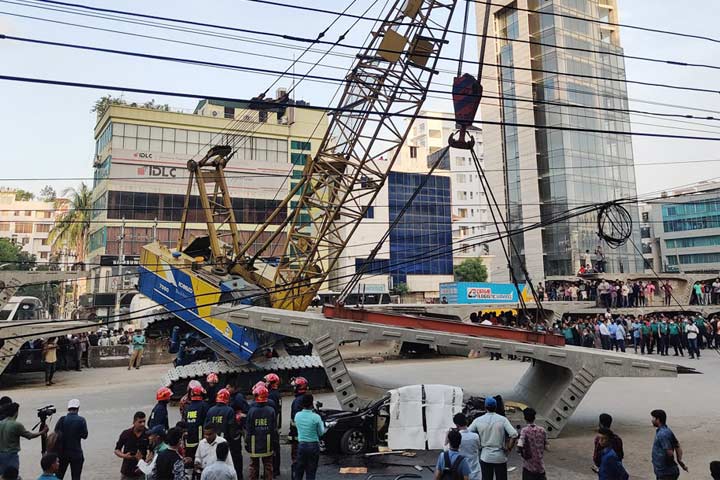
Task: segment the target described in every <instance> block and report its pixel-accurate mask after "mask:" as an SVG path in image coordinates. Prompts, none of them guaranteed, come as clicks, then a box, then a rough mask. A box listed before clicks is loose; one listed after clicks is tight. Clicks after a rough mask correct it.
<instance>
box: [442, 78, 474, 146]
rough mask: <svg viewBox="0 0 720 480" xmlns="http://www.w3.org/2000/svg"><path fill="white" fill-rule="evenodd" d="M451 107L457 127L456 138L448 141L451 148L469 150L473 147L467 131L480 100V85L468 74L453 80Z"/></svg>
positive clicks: (451, 137)
mask: <svg viewBox="0 0 720 480" xmlns="http://www.w3.org/2000/svg"><path fill="white" fill-rule="evenodd" d="M452 96H453V107H454V108H455V123H456V124H457V126H458V129H459V130H458V132H456V134H457V137H455V136H454V135H451V136H450V139H449V140H448V142H449V144H450V146H451V147H454V148H462V149H470V148H472V146H473V145H474V143H475V142H474V140H473V138H472V137H471V136H470V135H469V134H468V133H467V129H468V128H469V127H470V126H471V125H472V123H473V121H474V120H475V115H476V114H477V111H478V108H479V107H480V99H481V98H482V85H480V82H478V81H477V79H476V78H475V77H473V76H472V75H470V74H469V73H464V74H462V75H460V76H459V77H455V80H453V90H452Z"/></svg>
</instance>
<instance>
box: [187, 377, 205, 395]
mask: <svg viewBox="0 0 720 480" xmlns="http://www.w3.org/2000/svg"><path fill="white" fill-rule="evenodd" d="M195 387H202V383H200V382H199V381H197V380H190V383H188V392H189V391H191V390H192V389H193V388H195Z"/></svg>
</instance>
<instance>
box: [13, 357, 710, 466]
mask: <svg viewBox="0 0 720 480" xmlns="http://www.w3.org/2000/svg"><path fill="white" fill-rule="evenodd" d="M670 358H671V359H673V357H670ZM682 362H683V363H684V364H686V365H691V366H695V367H696V368H698V369H699V370H701V371H703V372H704V373H705V374H704V375H683V376H681V377H679V378H678V379H603V380H600V381H598V382H597V383H596V384H595V385H594V386H593V388H592V389H591V390H590V393H589V395H588V396H587V397H586V399H585V400H584V402H583V403H582V405H581V407H580V408H579V409H578V411H577V413H576V414H575V415H574V416H573V418H572V419H571V421H570V423H569V424H568V427H567V428H566V430H565V431H564V432H563V436H562V437H561V438H560V439H557V440H554V441H553V442H552V443H551V446H550V451H549V452H548V454H547V470H548V474H549V475H548V478H552V479H568V480H571V479H572V480H585V479H588V480H590V479H594V478H596V476H595V475H593V474H592V472H591V471H590V468H589V465H590V456H591V454H592V438H593V436H594V428H595V424H596V421H597V415H598V414H599V413H601V412H609V413H611V414H613V416H614V417H615V419H616V420H615V425H614V429H615V430H616V431H617V432H618V433H619V434H620V435H621V436H622V437H623V440H624V441H625V444H626V455H627V461H626V464H627V467H628V469H629V470H630V472H631V473H632V474H633V478H634V479H635V478H637V479H650V478H654V477H652V475H651V467H650V463H649V452H650V447H651V444H652V437H653V435H654V431H653V429H652V427H651V425H650V418H649V411H650V410H651V409H653V408H664V409H666V410H667V411H668V414H669V417H670V420H669V424H670V426H671V427H673V429H674V430H675V432H676V434H677V436H678V438H679V439H680V441H681V442H682V443H683V446H684V449H685V452H686V460H687V463H688V465H689V466H690V468H691V474H689V475H688V474H686V475H685V476H684V477H682V478H690V479H701V478H709V474H707V473H706V472H708V464H709V462H710V461H711V460H718V459H720V454H718V453H717V449H716V448H714V447H712V445H716V444H717V439H716V437H717V432H719V431H720V416H718V415H717V406H718V405H720V382H718V381H717V372H718V370H719V369H720V356H719V355H718V354H717V353H715V352H714V351H713V352H707V353H706V355H705V356H704V358H703V359H702V360H700V361H691V360H682ZM526 367H527V364H522V363H519V362H510V361H502V362H489V361H488V360H486V359H477V360H466V359H426V360H419V361H414V362H410V361H394V362H386V363H383V364H376V365H367V364H352V365H351V366H350V369H351V371H352V373H353V377H354V378H355V379H356V380H357V381H361V382H363V383H364V384H366V386H365V388H363V389H362V390H364V391H371V390H373V389H374V390H375V391H380V390H382V389H385V388H390V387H393V386H395V385H400V384H411V383H420V382H424V383H455V384H458V385H461V386H463V387H464V388H465V389H466V391H467V392H468V393H473V394H475V393H482V394H487V393H495V392H501V391H505V390H508V389H509V388H510V387H511V386H512V384H513V382H514V381H515V380H516V379H517V378H519V377H520V375H522V373H523V371H524V369H525V368H526ZM166 368H167V367H165V366H148V367H143V369H141V370H140V371H135V370H133V371H127V370H126V369H124V368H112V369H90V370H84V371H83V372H82V373H76V372H72V373H65V372H60V373H59V374H58V376H57V379H58V384H57V385H55V386H53V387H51V388H46V387H45V386H44V385H43V384H42V378H41V377H40V376H39V375H37V376H30V377H23V378H21V379H20V381H18V380H17V379H15V383H14V384H13V385H4V386H3V387H2V394H3V395H10V396H12V397H13V399H14V400H16V401H19V402H20V404H21V411H20V420H21V421H22V422H24V423H25V425H26V426H28V427H29V426H32V425H34V424H35V422H36V421H37V420H36V417H35V409H36V408H39V407H41V406H43V405H46V404H49V403H52V404H55V405H56V406H58V407H64V406H65V405H66V403H67V400H68V399H70V398H74V397H77V398H80V400H81V402H82V407H81V414H82V415H84V416H85V417H86V418H87V419H88V423H89V425H90V438H89V439H88V441H87V442H85V447H84V448H85V452H86V467H85V475H83V478H86V479H105V478H118V477H119V468H120V460H119V459H118V458H116V457H115V456H114V455H113V453H112V450H113V447H114V445H115V441H116V440H117V436H118V435H119V433H120V431H121V430H123V429H124V428H127V427H128V426H129V425H130V423H131V419H132V415H133V413H134V412H135V411H136V410H143V411H145V412H149V411H150V409H151V408H152V405H153V404H154V392H155V389H156V388H157V386H158V381H159V378H160V377H161V375H162V373H164V371H165V369H166ZM318 399H320V400H322V401H323V402H324V403H325V405H326V406H327V407H330V408H332V407H333V406H334V405H337V403H336V401H335V400H334V397H333V396H332V395H331V394H320V395H318ZM289 403H290V402H285V405H284V407H285V408H286V409H288V408H289ZM62 410H64V408H59V411H62ZM284 418H285V419H287V418H288V415H287V414H286V415H284ZM178 419H179V415H178V413H177V410H176V409H172V411H171V422H172V421H176V420H178ZM286 429H287V428H285V429H284V430H286ZM283 455H284V457H283V458H284V460H283V466H284V467H285V468H283V471H282V473H283V478H289V472H288V471H287V466H288V461H287V460H288V459H289V452H288V451H287V449H286V450H285V451H284V452H283ZM432 457H433V455H423V456H419V457H417V458H415V459H412V460H411V462H410V463H416V464H422V463H426V464H431V463H433V460H434V458H432ZM39 458H40V442H39V440H31V441H26V440H23V450H22V452H21V473H22V475H23V477H24V478H26V479H31V478H36V477H37V475H38V474H39V473H40V468H39ZM390 461H391V462H395V461H397V459H392V460H390ZM353 462H362V461H359V460H353V459H332V458H323V459H322V460H321V463H322V464H323V466H322V467H321V472H320V474H319V478H323V479H334V478H344V479H354V478H364V476H363V475H342V476H340V475H338V473H337V472H338V468H339V467H340V466H348V465H352V464H353ZM510 463H511V465H518V458H517V455H515V454H513V455H512V457H511V461H510ZM371 467H374V470H373V471H382V472H387V473H410V472H415V470H414V469H412V467H411V466H405V467H402V466H392V467H389V468H387V469H384V467H382V466H378V465H371ZM423 478H431V475H430V474H429V473H425V474H424V476H423ZM510 478H511V479H519V478H520V471H519V469H518V470H516V471H514V472H512V473H511V474H510Z"/></svg>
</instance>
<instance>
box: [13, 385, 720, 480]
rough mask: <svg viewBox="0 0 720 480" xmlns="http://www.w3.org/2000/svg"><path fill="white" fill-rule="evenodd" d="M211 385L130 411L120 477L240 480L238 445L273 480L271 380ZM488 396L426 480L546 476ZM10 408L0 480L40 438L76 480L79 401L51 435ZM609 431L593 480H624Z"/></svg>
mask: <svg viewBox="0 0 720 480" xmlns="http://www.w3.org/2000/svg"><path fill="white" fill-rule="evenodd" d="M292 386H293V388H294V395H295V397H294V399H293V402H292V406H291V409H290V412H291V421H290V432H289V435H288V439H289V441H290V442H291V461H292V467H291V472H292V478H293V480H303V479H304V478H307V479H308V480H315V477H316V473H317V468H318V461H319V458H320V444H319V441H320V438H321V437H322V435H323V433H324V429H325V426H324V423H323V421H322V419H321V417H320V415H318V413H317V412H315V411H314V399H313V396H312V394H310V393H309V391H308V383H307V380H306V379H304V378H302V377H298V378H295V379H293V380H292ZM220 387H221V386H220V385H219V382H218V377H217V375H216V374H214V373H211V374H209V375H208V376H207V378H206V381H205V384H204V385H203V384H202V383H200V382H197V381H193V382H191V385H189V386H188V390H187V394H186V395H185V396H184V397H183V398H182V399H181V402H180V411H181V415H182V419H181V420H180V421H178V422H177V423H175V424H174V426H172V427H170V421H169V416H168V409H167V407H168V402H169V401H170V398H171V396H172V392H171V391H170V390H169V389H168V388H165V387H163V388H160V389H159V390H158V391H157V394H156V399H157V403H156V405H155V406H154V407H153V409H152V412H151V413H150V415H149V416H147V415H146V414H145V412H142V411H138V412H136V413H135V414H134V416H133V421H132V425H131V426H130V427H129V428H128V429H127V430H124V431H122V432H121V434H120V436H119V438H118V440H117V443H116V445H115V449H114V453H115V455H116V456H117V457H119V458H120V459H122V463H121V466H120V478H121V480H141V479H145V480H237V479H242V478H243V455H244V453H243V451H242V450H243V449H242V446H243V444H244V447H245V454H247V455H248V456H249V460H250V462H249V463H250V465H249V467H248V478H250V479H251V480H257V479H258V478H260V476H261V475H260V473H261V470H262V478H264V479H266V480H269V479H272V478H277V477H279V476H280V474H279V464H280V449H279V434H280V432H279V425H281V419H280V418H279V417H280V409H281V398H280V394H279V389H278V387H279V377H278V376H277V375H275V374H268V375H266V376H265V378H264V379H263V380H262V381H261V382H258V383H257V384H256V385H255V386H254V387H253V388H252V396H253V401H252V402H250V403H248V401H247V400H246V398H245V395H243V393H242V392H239V391H238V390H237V389H236V388H235V387H234V386H233V385H226V386H225V387H224V388H220ZM213 398H214V400H213ZM498 399H499V397H486V398H485V401H484V406H485V413H484V414H483V415H481V416H479V417H477V418H475V419H473V420H472V421H469V419H468V418H467V416H466V415H465V414H464V413H458V414H456V415H455V416H454V417H453V419H452V422H453V424H454V427H453V428H451V429H450V430H449V431H448V433H447V437H446V442H445V449H444V451H443V452H441V453H440V454H439V456H438V459H437V462H436V467H435V479H436V480H447V479H452V480H456V479H463V480H506V479H507V478H508V457H509V455H510V454H511V452H512V451H513V450H514V449H515V448H516V447H517V452H518V454H519V455H520V457H521V458H522V478H523V480H545V479H546V478H547V474H546V472H545V464H544V455H545V451H546V450H547V449H548V436H547V432H546V430H545V429H544V428H543V427H542V426H540V425H538V424H537V423H536V417H537V413H536V411H535V410H534V409H533V408H531V407H527V408H525V409H524V410H523V417H524V420H525V425H524V426H523V427H522V428H520V427H518V428H516V427H514V426H513V425H512V423H511V422H510V421H509V420H508V418H507V417H506V416H505V412H504V409H503V407H502V405H501V404H499V400H498ZM19 409H20V406H19V405H18V404H17V403H15V402H13V401H12V399H10V398H9V397H2V398H0V479H1V480H18V479H19V476H18V472H19V469H20V457H19V451H20V439H21V438H25V439H34V438H37V437H40V436H46V439H47V442H46V443H47V451H46V452H45V453H44V455H43V456H42V458H41V460H40V466H41V468H42V471H43V473H42V475H40V476H39V477H38V480H53V479H62V478H64V476H65V475H66V473H67V472H68V471H69V472H70V477H71V479H72V480H80V479H81V477H82V470H83V464H84V460H85V459H84V454H83V448H82V442H83V441H84V440H86V439H87V438H88V425H87V421H86V420H85V418H84V417H82V416H81V415H80V400H78V399H71V400H70V401H69V402H68V404H67V413H66V414H65V415H63V416H62V417H61V418H60V419H58V421H57V422H56V424H55V427H54V428H53V431H52V433H50V432H49V430H50V429H49V427H48V426H47V425H43V426H42V427H41V428H40V430H39V431H38V432H31V431H28V430H27V429H26V428H25V427H24V426H23V425H22V424H21V423H20V422H18V420H17V417H18V413H19ZM650 417H651V422H652V425H653V426H654V427H655V429H656V430H655V438H654V441H653V445H652V449H651V451H650V452H649V453H650V458H651V463H652V467H653V471H654V474H655V476H656V478H657V479H662V480H677V479H678V478H679V475H680V469H683V470H685V471H689V469H688V467H687V466H686V465H685V463H684V462H683V450H682V447H681V446H680V442H679V441H678V439H677V437H676V436H675V434H674V433H673V432H672V430H671V429H670V428H669V427H668V426H667V414H666V412H665V411H663V410H653V411H652V412H650ZM611 428H612V416H610V415H609V414H606V413H603V414H601V415H600V417H599V425H598V431H597V436H596V437H595V439H594V445H593V450H592V456H590V455H588V462H590V460H592V468H593V470H594V471H595V472H596V473H597V475H598V480H627V479H628V478H629V475H628V472H627V471H626V469H625V466H624V464H623V459H624V458H625V449H624V445H623V442H622V438H621V437H620V435H618V434H617V433H616V432H614V431H613V430H611ZM518 429H519V431H518ZM710 472H711V476H712V478H713V479H715V480H720V462H712V463H711V464H710ZM696 478H699V477H696Z"/></svg>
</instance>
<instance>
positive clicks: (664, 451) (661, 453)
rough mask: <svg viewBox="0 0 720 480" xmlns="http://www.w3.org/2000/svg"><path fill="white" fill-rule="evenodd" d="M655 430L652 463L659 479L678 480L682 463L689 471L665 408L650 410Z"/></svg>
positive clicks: (684, 468)
mask: <svg viewBox="0 0 720 480" xmlns="http://www.w3.org/2000/svg"><path fill="white" fill-rule="evenodd" d="M650 415H651V416H652V424H653V426H654V427H655V428H656V429H657V430H656V431H655V441H654V442H653V447H652V464H653V470H654V471H655V476H656V477H657V479H658V480H677V478H678V477H679V476H680V469H679V468H678V465H680V466H681V467H682V468H683V470H685V471H686V472H687V470H688V469H687V467H686V466H685V464H684V463H683V460H682V457H683V451H682V448H681V447H680V442H678V440H677V437H675V434H674V433H673V432H672V430H670V428H669V427H668V426H667V414H666V413H665V411H664V410H653V411H652V412H650Z"/></svg>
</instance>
